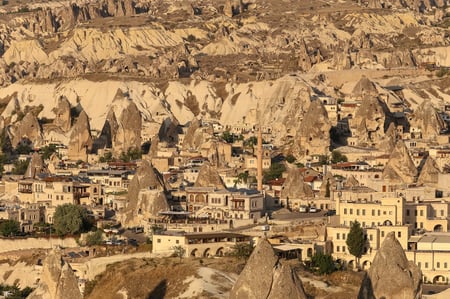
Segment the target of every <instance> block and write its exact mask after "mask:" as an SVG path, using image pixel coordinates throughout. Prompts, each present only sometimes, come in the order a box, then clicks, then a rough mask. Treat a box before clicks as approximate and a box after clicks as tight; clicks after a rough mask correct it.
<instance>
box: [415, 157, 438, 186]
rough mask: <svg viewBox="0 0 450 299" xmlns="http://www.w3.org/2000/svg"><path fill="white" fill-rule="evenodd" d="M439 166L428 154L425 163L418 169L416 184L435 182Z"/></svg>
mask: <svg viewBox="0 0 450 299" xmlns="http://www.w3.org/2000/svg"><path fill="white" fill-rule="evenodd" d="M439 173H440V171H439V167H438V166H437V164H436V161H434V160H433V158H431V157H430V156H428V157H427V159H426V160H425V163H424V165H423V167H422V170H421V171H420V175H419V178H418V179H417V183H418V184H431V185H432V184H437V182H438V179H439Z"/></svg>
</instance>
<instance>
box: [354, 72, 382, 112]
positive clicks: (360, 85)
mask: <svg viewBox="0 0 450 299" xmlns="http://www.w3.org/2000/svg"><path fill="white" fill-rule="evenodd" d="M352 95H353V96H356V97H361V98H363V97H364V96H377V95H378V91H377V88H376V86H375V84H374V83H373V82H372V81H370V79H369V78H367V77H366V76H363V77H361V79H360V80H359V81H358V82H357V83H356V85H355V87H354V88H353V91H352ZM361 106H362V104H361Z"/></svg>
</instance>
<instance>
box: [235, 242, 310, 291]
mask: <svg viewBox="0 0 450 299" xmlns="http://www.w3.org/2000/svg"><path fill="white" fill-rule="evenodd" d="M244 298H245V299H260V298H271V299H275V298H298V299H303V298H304V299H306V298H307V297H306V294H305V291H304V290H303V284H302V282H301V280H300V278H299V277H298V276H297V274H296V273H295V272H294V271H293V270H292V269H291V267H290V266H288V265H284V264H282V263H281V262H280V261H279V260H278V257H277V256H276V255H275V253H274V251H273V249H272V246H271V245H270V244H269V242H268V241H267V240H266V239H260V240H259V243H258V245H257V246H256V248H255V249H254V250H253V253H252V255H251V256H250V258H249V260H248V262H247V264H246V265H245V268H244V270H242V273H241V274H240V275H239V278H238V280H237V281H236V283H235V285H234V286H233V289H232V290H231V292H230V299H244Z"/></svg>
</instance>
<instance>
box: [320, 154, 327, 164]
mask: <svg viewBox="0 0 450 299" xmlns="http://www.w3.org/2000/svg"><path fill="white" fill-rule="evenodd" d="M319 163H320V165H326V164H328V156H327V155H319Z"/></svg>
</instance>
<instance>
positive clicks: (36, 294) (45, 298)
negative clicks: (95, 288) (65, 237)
mask: <svg viewBox="0 0 450 299" xmlns="http://www.w3.org/2000/svg"><path fill="white" fill-rule="evenodd" d="M28 298H30V299H82V298H83V296H82V295H81V292H80V289H79V288H78V279H77V278H76V277H75V274H74V272H73V270H72V268H71V267H70V265H69V264H67V263H66V262H64V261H63V260H62V256H61V252H60V251H59V250H58V249H55V250H52V251H51V252H50V253H49V255H48V256H47V258H46V259H45V261H44V268H43V271H42V276H41V281H40V283H39V286H38V287H37V289H35V290H34V291H33V292H32V293H31V294H30V295H29V296H28Z"/></svg>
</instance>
